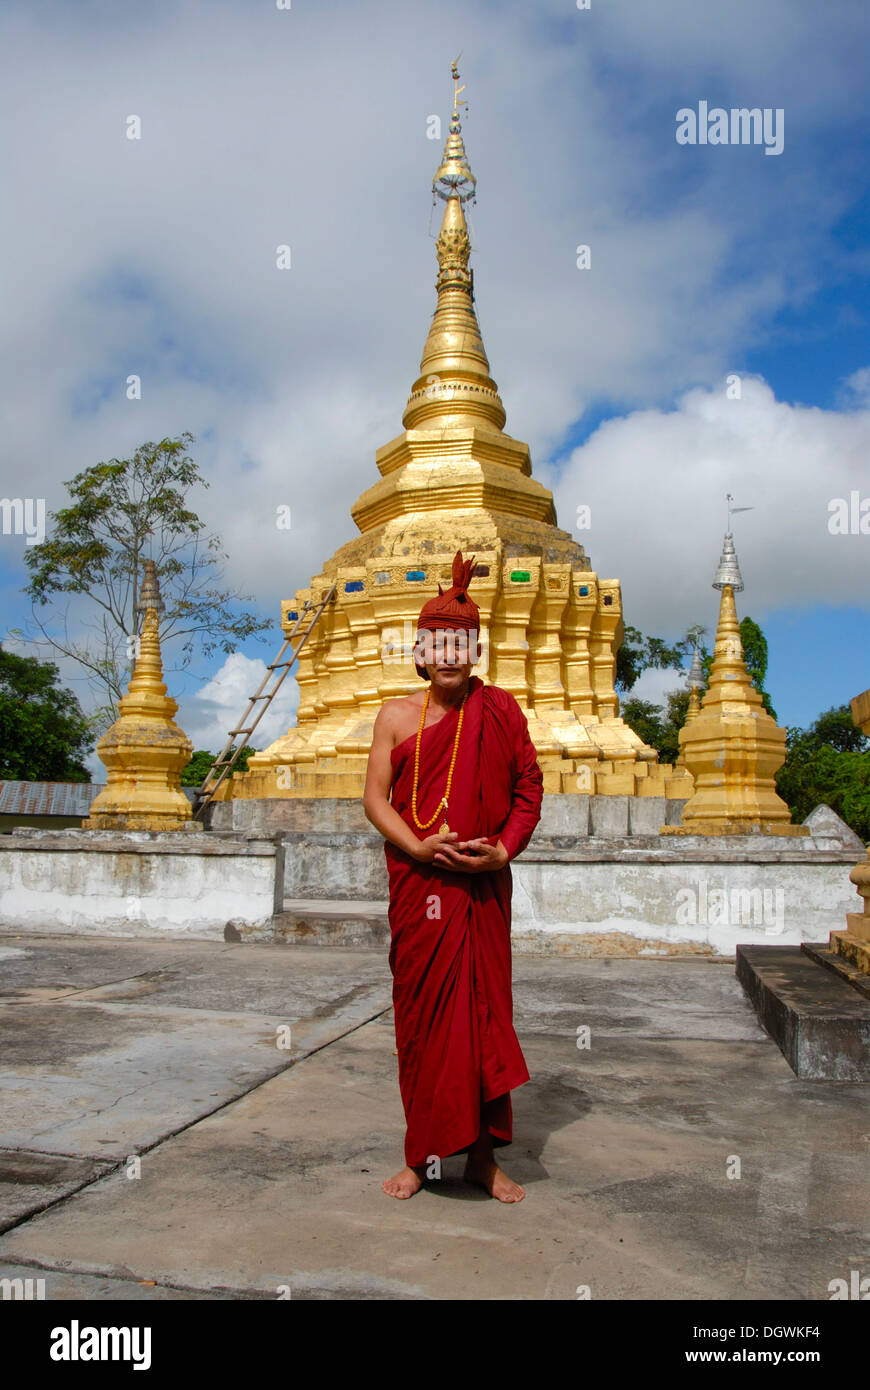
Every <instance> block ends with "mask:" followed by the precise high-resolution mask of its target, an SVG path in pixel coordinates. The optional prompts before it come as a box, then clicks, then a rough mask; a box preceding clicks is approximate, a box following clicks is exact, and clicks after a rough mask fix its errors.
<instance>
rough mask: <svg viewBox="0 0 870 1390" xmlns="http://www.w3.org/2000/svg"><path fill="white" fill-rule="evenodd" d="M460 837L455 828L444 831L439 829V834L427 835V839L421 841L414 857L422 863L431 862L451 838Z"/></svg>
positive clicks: (456, 838)
mask: <svg viewBox="0 0 870 1390" xmlns="http://www.w3.org/2000/svg"><path fill="white" fill-rule="evenodd" d="M458 839H459V836H458V835H457V833H456V831H455V830H448V831H445V832H443V833H442V832H441V831H439V832H438V833H437V835H427V836H426V839H425V840H421V841H420V846H419V849H418V850H417V853H416V854H415V856H414V858H415V859H419V860H420V862H421V864H431V863H432V861H433V859H434V858H435V853H436V851H437V850H439V849H441V848H442V847H443V846H444V845H445V844H448V843H449V842H450V841H451V840H458Z"/></svg>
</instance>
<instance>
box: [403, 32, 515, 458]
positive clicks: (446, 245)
mask: <svg viewBox="0 0 870 1390" xmlns="http://www.w3.org/2000/svg"><path fill="white" fill-rule="evenodd" d="M460 56H461V55H460ZM458 62H459V59H458V58H457V60H456V63H454V64H453V86H454V91H453V114H452V116H451V118H450V131H449V133H448V136H447V140H446V142H445V145H444V153H443V155H442V158H441V163H440V165H439V166H438V169H437V171H436V173H435V177H434V179H433V181H432V192H433V193H434V194H435V196H436V197H438V198H440V199H442V201H443V202H444V203H446V207H445V209H444V216H443V218H442V221H441V230H440V232H439V233H438V240H437V242H436V251H437V255H438V276H437V279H436V281H435V287H436V289H437V291H438V303H437V306H436V308H435V314H434V317H433V319H432V326H431V328H430V329H429V336H428V337H427V339H426V345H425V347H424V348H423V357H422V359H421V362H420V375H419V377H418V378H417V380H416V381H415V382H414V385H413V386H412V388H411V394H410V396H409V397H408V404H407V405H406V407H405V413H404V415H403V416H402V423H403V425H404V426H405V429H408V430H410V429H416V428H419V427H420V426H423V427H424V428H426V429H431V428H433V427H436V428H437V426H438V425H443V426H447V427H449V426H450V425H462V426H467V425H469V424H478V425H484V424H485V425H489V426H490V427H492V426H494V427H495V428H496V429H497V430H501V428H502V426H503V425H504V422H505V418H506V417H505V409H504V406H503V405H502V402H501V398H500V396H499V394H498V387H497V386H496V384H495V382H494V381H493V379H492V377H491V376H490V374H489V360H488V358H487V355H486V350H485V348H484V346H483V340H482V338H481V335H480V326H479V324H478V322H477V315H476V313H475V311H474V272H473V271H472V270H471V269H470V267H469V264H468V262H469V259H470V256H471V238H470V237H469V235H468V224H467V223H466V220H465V204H466V203H467V202H469V201H470V200H472V199H473V198H474V195H475V189H476V187H477V180H476V179H475V177H474V174H473V173H472V172H471V165H470V164H469V162H468V156H467V155H466V153H465V144H464V142H463V139H462V126H461V124H460V120H459V108H460V106H464V105H466V103H465V101H464V100H462V99H461V98H460V93H461V92H464V91H465V88H464V87H460V86H459V85H458V83H459V72H458V70H457V63H458Z"/></svg>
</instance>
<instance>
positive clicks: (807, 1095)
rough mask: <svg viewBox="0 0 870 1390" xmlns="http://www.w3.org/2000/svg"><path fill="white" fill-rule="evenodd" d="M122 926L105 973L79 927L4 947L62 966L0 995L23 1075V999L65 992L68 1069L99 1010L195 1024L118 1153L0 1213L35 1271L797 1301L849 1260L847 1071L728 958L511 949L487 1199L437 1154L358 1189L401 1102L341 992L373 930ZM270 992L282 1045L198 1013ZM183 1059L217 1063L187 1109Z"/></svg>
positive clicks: (131, 1033)
mask: <svg viewBox="0 0 870 1390" xmlns="http://www.w3.org/2000/svg"><path fill="white" fill-rule="evenodd" d="M81 944H82V943H75V944H73V943H69V945H70V946H72V948H73V950H74V951H75V950H76V949H77V948H78V947H79V946H81ZM93 944H94V943H92V942H88V943H87V946H88V947H89V948H90V947H91V946H93ZM115 945H116V943H114V942H112V943H111V949H112V951H114V949H115ZM135 946H136V951H137V954H136V956H135V958H134V957H132V956H131V957H129V958H128V959H127V960H126V961H125V962H124V964H125V968H127V969H128V970H129V972H130V973H129V980H130V981H132V983H129V984H128V983H127V982H126V980H119V972H118V971H115V972H113V971H112V970H111V962H110V961H109V960H107V959H106V957H105V955H99V956H94V957H93V958H91V959H90V962H89V960H88V953H87V952H85V953H84V955H82V954H79V955H78V956H77V957H76V959H75V960H68V961H67V962H66V964H67V965H68V966H69V967H70V969H69V970H68V971H67V970H64V969H63V968H61V966H62V962H59V961H55V963H54V965H52V964H51V963H50V962H49V960H48V958H47V957H46V958H45V960H44V967H45V968H44V969H42V970H40V969H37V968H36V966H35V963H34V962H33V961H30V962H29V963H28V962H24V963H22V962H20V960H19V964H18V968H19V970H20V971H21V972H22V973H21V974H19V976H18V977H17V983H16V986H15V987H17V988H21V989H25V988H26V989H39V988H43V987H47V986H48V985H49V984H54V985H58V984H59V985H60V987H61V988H68V987H69V982H70V980H72V981H74V983H75V985H76V988H77V989H78V991H79V992H78V993H77V994H76V996H75V997H74V999H70V997H69V996H64V997H63V998H60V999H57V1000H54V1001H47V1002H46V1003H44V1004H38V1003H35V1002H34V1001H33V999H32V998H28V999H27V1000H23V1001H22V1002H21V1003H20V1004H9V1005H8V1007H5V1010H4V1012H5V1013H6V1014H7V1015H9V1014H11V1013H12V1012H13V1011H15V1010H20V1012H19V1015H18V1017H19V1019H20V1025H21V1028H22V1036H21V1039H19V1040H18V1043H17V1045H18V1046H19V1047H21V1048H22V1049H23V1050H24V1051H25V1052H26V1051H27V1039H28V1038H29V1040H30V1043H29V1045H30V1048H31V1051H32V1055H33V1057H34V1059H35V1062H34V1068H35V1069H34V1072H33V1073H32V1075H34V1076H39V1074H40V1066H41V1061H40V1058H41V1054H42V1051H43V1049H44V1047H45V1046H46V1045H47V1044H46V1043H44V1040H43V1037H42V1034H41V1032H40V1027H41V1024H40V1020H41V1019H42V1018H43V1017H44V1014H45V1011H46V1010H49V1011H51V1010H53V1011H54V1012H55V1013H56V1014H58V1015H59V1016H60V1017H61V1019H66V1018H72V1019H78V1020H79V1023H80V1024H81V1027H82V1030H83V1032H82V1039H83V1045H82V1051H81V1065H82V1066H84V1067H86V1068H88V1069H89V1070H88V1075H89V1076H90V1077H91V1078H93V1079H96V1078H98V1077H99V1076H100V1075H101V1068H102V1067H105V1066H106V1065H107V1064H110V1063H111V1061H112V1056H113V1052H112V1045H107V1044H106V1037H107V1034H108V1035H111V1030H112V1029H113V1028H115V1029H117V1032H116V1034H115V1039H114V1045H115V1047H116V1048H117V1049H118V1050H120V1051H123V1049H124V1048H126V1049H127V1053H128V1054H129V1053H130V1051H131V1049H134V1050H135V1047H136V1038H137V1037H138V1036H139V1035H141V1036H142V1037H144V1038H146V1039H147V1043H148V1048H150V1049H151V1055H152V1057H156V1056H157V1055H158V1050H159V1046H160V1045H161V1043H162V1040H163V1039H165V1043H163V1044H162V1045H165V1047H166V1048H168V1049H171V1048H173V1047H174V1048H175V1049H176V1051H177V1050H178V1045H177V1041H176V1042H173V1039H176V1040H177V1038H178V1036H179V1033H183V1032H184V1029H185V1027H187V1026H192V1025H188V1024H187V1023H186V1022H185V1020H189V1019H190V1018H191V1016H192V1015H194V1014H195V1015H197V1016H198V1018H199V1023H200V1025H201V1026H200V1027H199V1029H193V1031H192V1032H191V1033H190V1034H189V1038H188V1044H187V1046H188V1054H187V1062H186V1066H187V1071H186V1074H185V1083H184V1087H183V1088H181V1089H180V1090H179V1091H177V1092H176V1095H178V1096H182V1093H183V1096H184V1097H185V1098H186V1101H187V1105H188V1109H189V1111H190V1114H191V1119H190V1122H189V1123H187V1124H186V1125H185V1126H184V1127H183V1128H181V1129H178V1130H176V1131H173V1132H171V1133H169V1134H167V1135H166V1137H164V1138H162V1139H160V1140H159V1142H157V1143H156V1144H155V1145H154V1146H153V1147H152V1148H151V1149H150V1151H148V1152H145V1153H143V1155H142V1163H141V1176H139V1177H138V1178H137V1177H128V1176H127V1171H126V1169H125V1168H124V1167H123V1166H120V1167H118V1166H116V1167H115V1168H113V1169H112V1170H111V1171H109V1172H107V1171H106V1169H105V1166H103V1167H102V1168H95V1170H94V1173H93V1175H92V1176H93V1180H92V1181H87V1182H86V1185H85V1186H82V1187H80V1189H79V1190H77V1191H70V1192H69V1193H68V1194H66V1193H64V1192H63V1191H62V1190H61V1189H60V1188H59V1187H57V1186H56V1187H55V1188H54V1189H53V1190H54V1191H55V1193H56V1194H59V1195H57V1197H56V1200H55V1201H54V1204H53V1205H52V1206H51V1207H49V1208H48V1209H47V1210H44V1211H42V1212H41V1213H36V1214H33V1215H31V1216H29V1218H28V1219H24V1220H21V1221H20V1222H19V1224H18V1225H16V1226H15V1227H14V1228H12V1229H10V1230H8V1231H7V1232H6V1234H5V1235H3V1236H2V1237H0V1275H3V1274H5V1273H7V1271H9V1270H13V1269H18V1270H19V1271H20V1270H28V1271H30V1273H31V1275H33V1274H36V1273H40V1274H41V1275H42V1276H43V1277H46V1278H48V1279H52V1280H61V1281H67V1282H66V1283H64V1282H61V1283H60V1284H57V1283H54V1284H52V1285H51V1287H50V1288H49V1290H48V1292H47V1297H51V1298H54V1297H57V1298H63V1297H70V1296H75V1297H86V1298H94V1299H102V1298H115V1297H128V1298H139V1297H141V1298H148V1297H154V1298H173V1297H180V1296H184V1297H188V1296H198V1297H202V1298H251V1297H253V1298H276V1297H277V1296H278V1289H279V1288H280V1287H281V1286H285V1285H286V1286H288V1287H289V1289H290V1290H291V1292H292V1297H293V1298H295V1299H303V1300H331V1299H373V1300H383V1299H386V1300H415V1301H416V1300H430V1299H435V1300H439V1299H454V1298H460V1299H495V1300H499V1299H517V1298H519V1299H556V1300H561V1299H572V1300H573V1299H576V1298H577V1297H578V1290H582V1289H583V1288H584V1287H585V1286H588V1287H589V1289H590V1291H591V1294H592V1297H593V1298H596V1299H630V1300H634V1299H647V1298H653V1299H668V1300H677V1299H693V1300H707V1299H713V1298H724V1299H728V1300H738V1299H757V1300H761V1301H765V1300H775V1299H780V1298H788V1299H800V1300H810V1301H812V1300H819V1299H822V1300H824V1299H827V1298H828V1297H829V1291H828V1284H829V1282H830V1281H831V1280H832V1279H834V1278H840V1277H845V1278H846V1279H847V1280H848V1277H849V1271H850V1270H851V1269H859V1270H861V1271H862V1273H863V1274H866V1273H867V1272H868V1270H870V1222H868V1218H867V1213H868V1211H870V1200H868V1199H870V1120H868V1112H867V1108H866V1104H867V1102H866V1096H867V1092H866V1087H862V1086H861V1085H860V1084H857V1083H853V1084H850V1083H827V1084H820V1083H816V1082H805V1081H800V1080H798V1079H797V1078H795V1077H794V1075H793V1074H792V1072H791V1070H790V1068H789V1067H788V1064H787V1063H786V1061H785V1059H784V1058H783V1057H782V1055H781V1053H780V1052H779V1049H778V1048H777V1047H776V1045H775V1044H774V1043H773V1042H772V1041H771V1039H770V1038H768V1036H767V1034H766V1033H765V1032H764V1031H763V1030H762V1029H761V1028H760V1027H759V1025H758V1024H757V1021H756V1020H755V1016H754V1014H753V1012H752V1009H751V1007H750V1005H749V1003H748V1001H747V1000H746V998H745V996H744V995H743V991H742V990H741V989H740V987H739V985H738V984H737V982H736V981H735V979H734V976H733V965H732V966H731V967H730V969H729V967H728V965H727V964H726V965H723V964H722V963H720V962H704V961H698V960H694V961H678V962H675V961H667V962H665V961H660V960H649V959H648V960H637V959H619V960H600V959H598V960H584V959H577V960H567V959H565V958H552V957H547V958H534V957H530V956H523V957H522V958H521V959H519V960H517V961H515V969H514V994H515V1007H516V1022H517V1027H518V1032H519V1035H520V1040H521V1043H522V1045H523V1050H524V1052H525V1055H526V1059H527V1061H528V1065H529V1069H530V1071H531V1074H532V1080H531V1082H529V1083H528V1084H527V1085H525V1086H523V1087H520V1088H519V1089H518V1090H517V1091H515V1092H514V1093H513V1101H514V1143H513V1145H512V1147H510V1148H509V1149H506V1150H504V1151H503V1154H502V1155H500V1157H502V1161H503V1163H504V1165H505V1167H506V1168H507V1169H508V1171H509V1172H510V1173H511V1175H512V1176H514V1177H515V1178H516V1179H517V1180H518V1181H520V1182H522V1183H523V1184H524V1186H525V1187H526V1194H527V1195H526V1199H525V1200H524V1201H523V1202H521V1203H519V1204H518V1205H516V1206H502V1205H500V1204H498V1203H495V1202H493V1201H491V1200H490V1199H489V1198H488V1196H487V1195H486V1194H485V1193H484V1192H482V1191H481V1190H479V1189H475V1188H471V1187H469V1186H467V1185H466V1184H464V1183H463V1182H462V1181H461V1174H462V1166H463V1160H462V1158H455V1159H447V1160H446V1161H445V1163H444V1165H443V1175H442V1179H441V1181H439V1182H432V1183H430V1184H427V1186H426V1187H425V1188H424V1190H423V1191H422V1192H421V1193H420V1194H418V1195H417V1196H416V1197H414V1198H413V1199H411V1200H410V1201H407V1202H396V1201H394V1200H392V1199H390V1198H388V1197H386V1196H385V1195H384V1194H383V1193H382V1192H381V1189H380V1183H381V1180H382V1178H383V1177H384V1176H386V1175H387V1174H388V1173H391V1172H394V1171H396V1169H397V1168H399V1167H400V1166H401V1164H402V1158H401V1150H402V1136H403V1128H404V1117H403V1114H402V1107H401V1102H400V1099H399V1092H398V1084H397V1062H396V1057H395V1055H394V1049H395V1038H394V1032H393V1023H392V1015H391V1013H390V1012H388V1011H385V1010H384V1009H381V1010H380V1011H379V1012H378V1013H376V1014H371V1013H368V1014H367V1012H366V1011H367V1010H371V1009H372V1008H373V1007H374V1005H375V1004H376V1003H378V1002H379V1001H380V1002H381V1003H383V1001H384V999H387V1000H388V997H389V983H390V977H389V971H388V967H387V966H386V961H385V958H384V956H383V955H381V953H380V952H365V951H362V952H353V951H344V950H341V949H338V948H330V949H329V950H328V951H326V950H319V951H318V949H317V948H312V949H308V948H298V947H294V948H286V947H268V946H266V947H262V946H259V945H258V946H253V945H244V946H235V947H232V948H222V947H220V946H218V945H209V944H208V943H178V946H179V949H180V951H181V952H182V954H180V955H178V956H174V954H173V951H171V950H170V951H167V945H166V943H153V945H152V950H153V952H154V954H153V956H152V957H151V961H150V966H151V968H150V969H149V959H148V950H147V947H146V945H145V943H141V942H137V943H135ZM52 948H53V949H54V948H56V943H55V942H52ZM60 949H61V952H62V951H63V947H61V948H60ZM225 950H228V951H230V952H231V954H230V955H224V951H225ZM185 953H190V954H185ZM14 963H15V962H14V961H10V962H9V965H10V967H11V966H12V965H13V964H14ZM25 966H26V968H25ZM28 972H29V973H28ZM25 976H26V978H25ZM134 977H135V978H134ZM65 981H66V983H64V982H65ZM136 981H138V983H137V982H136ZM143 982H144V992H143ZM8 984H9V980H8V979H7V985H8ZM152 986H153V987H152ZM378 990H381V993H380V995H378V993H377V991H378ZM86 996H87V997H86ZM284 998H288V999H291V1000H293V1001H296V1006H297V1007H296V1012H297V1013H299V1014H300V1023H299V1025H298V1027H299V1028H300V1029H302V1028H303V1027H304V1028H308V1029H310V1030H312V1031H310V1032H309V1033H308V1034H305V1033H304V1032H300V1034H299V1038H298V1040H297V1027H296V1026H294V1028H293V1045H294V1050H293V1053H292V1058H291V1060H292V1065H290V1066H289V1067H285V1068H284V1069H283V1070H281V1071H279V1072H277V1073H275V1074H272V1075H266V1076H262V1075H261V1076H259V1077H256V1076H255V1071H256V1069H255V1068H252V1069H251V1071H250V1074H248V1073H246V1072H245V1066H246V1065H247V1063H248V1053H244V1055H243V1056H241V1058H240V1055H239V1053H238V1052H234V1051H233V1048H232V1047H225V1046H223V1045H221V1044H220V1043H219V1042H216V1041H215V1040H216V1039H219V1037H220V1034H221V1029H222V1027H223V1026H224V1025H225V1024H230V1025H231V1033H232V1034H233V1035H234V1036H235V1037H236V1039H237V1045H238V1048H239V1050H240V1051H243V1050H244V1048H246V1047H247V1048H248V1050H249V1052H253V1051H254V1050H255V1044H254V1043H253V1042H251V1041H250V1039H251V1037H254V1036H256V1029H257V1028H258V1027H260V1026H261V1025H262V1026H267V1025H268V1026H271V1024H272V1023H273V1022H274V1019H275V1018H276V1017H278V1016H279V1015H278V1012H277V1011H276V1003H279V1002H280V1001H281V1000H282V999H284ZM248 1005H250V1006H252V1007H250V1008H246V1006H248ZM197 1006H199V1007H197ZM233 1006H234V1007H235V1011H234V1007H233ZM303 1006H304V1017H301V1016H302V1014H303ZM287 1012H288V1013H289V1009H288V1011H287ZM242 1023H245V1024H247V1025H248V1026H250V1027H251V1028H253V1029H254V1033H253V1034H251V1035H250V1036H249V1035H248V1033H246V1031H245V1029H244V1028H243V1027H242V1026H241V1024H242ZM583 1025H586V1026H588V1027H589V1028H590V1030H591V1031H590V1034H589V1039H588V1041H589V1046H588V1047H579V1048H578V1046H577V1043H578V1034H577V1028H578V1027H581V1026H583ZM317 1029H324V1030H325V1032H324V1033H323V1034H322V1036H321V1041H320V1042H318V1043H317V1044H316V1046H313V1045H312V1043H311V1039H312V1037H313V1036H315V1035H316V1030H317ZM330 1030H332V1031H330ZM88 1041H90V1042H91V1043H93V1044H94V1046H93V1047H91V1049H90V1050H88V1046H87V1044H88ZM297 1041H298V1045H299V1052H298V1054H297V1053H296V1051H295V1049H296V1046H297ZM63 1045H64V1044H63V1040H62V1039H61V1040H60V1042H59V1043H58V1047H59V1048H60V1049H61V1050H63ZM26 1065H27V1064H26V1062H25V1061H23V1062H21V1064H20V1067H21V1070H20V1072H19V1075H24V1074H25V1072H26ZM171 1066H172V1063H170V1068H171ZM198 1066H201V1067H203V1068H205V1070H204V1071H203V1072H202V1073H201V1075H202V1077H205V1076H211V1075H214V1074H220V1073H223V1076H224V1081H223V1084H224V1086H225V1087H226V1088H227V1089H228V1090H230V1089H231V1085H232V1084H234V1085H236V1086H237V1087H238V1088H239V1089H238V1092H237V1094H235V1095H233V1096H231V1098H230V1099H229V1100H228V1102H227V1103H225V1104H223V1105H222V1106H221V1108H219V1109H217V1110H213V1112H212V1113H209V1114H205V1115H203V1116H202V1117H200V1118H197V1117H196V1114H195V1113H194V1112H193V1108H192V1105H191V1100H190V1098H191V1097H193V1096H194V1095H200V1094H201V1091H197V1090H193V1089H190V1088H191V1087H192V1086H193V1084H194V1080H195V1078H196V1077H197V1067H198ZM209 1067H211V1068H212V1070H211V1071H209ZM246 1078H247V1079H246ZM105 1079H106V1081H107V1082H110V1083H111V1084H114V1085H115V1086H116V1089H121V1088H119V1087H118V1084H117V1081H116V1080H115V1079H114V1078H113V1077H112V1076H111V1073H108V1074H107V1075H106V1077H105ZM218 1084H220V1083H218V1082H216V1083H215V1085H214V1087H213V1089H216V1088H217V1086H218ZM144 1095H145V1096H146V1097H147V1095H148V1092H147V1090H146V1092H144ZM122 1108H123V1106H122V1105H121V1104H119V1105H118V1106H117V1107H116V1109H117V1110H118V1111H121V1110H122ZM124 1120H125V1123H127V1124H128V1126H129V1129H128V1131H127V1132H128V1134H129V1137H130V1140H131V1142H132V1144H133V1146H134V1147H135V1146H136V1144H137V1143H138V1146H139V1148H144V1147H145V1146H144V1144H143V1142H142V1136H143V1135H144V1134H145V1133H152V1132H153V1115H152V1112H151V1111H150V1110H149V1108H148V1105H147V1104H144V1103H143V1102H142V1098H141V1097H139V1098H137V1097H135V1096H134V1097H132V1098H130V1101H129V1106H128V1107H127V1109H125V1111H124ZM70 1122H71V1121H70ZM149 1127H151V1128H149ZM0 1143H7V1144H8V1143H9V1140H8V1139H4V1138H2V1136H0ZM7 1152H8V1151H7ZM80 1161H82V1162H84V1161H85V1160H84V1159H81V1160H80ZM82 1171H84V1170H82ZM52 1176H56V1175H54V1174H52V1173H51V1172H50V1171H48V1170H46V1172H44V1173H43V1174H42V1178H43V1179H44V1180H45V1182H46V1184H48V1182H49V1179H50V1178H51V1177H52ZM78 1176H80V1174H79V1173H78V1170H77V1172H76V1173H75V1174H69V1175H68V1177H69V1178H70V1180H72V1178H74V1177H75V1178H77V1177H78ZM62 1289H70V1290H75V1293H64V1292H61V1291H60V1290H62ZM118 1290H121V1292H118ZM180 1290H185V1291H192V1294H191V1293H183V1294H180V1293H179V1291H180Z"/></svg>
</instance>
